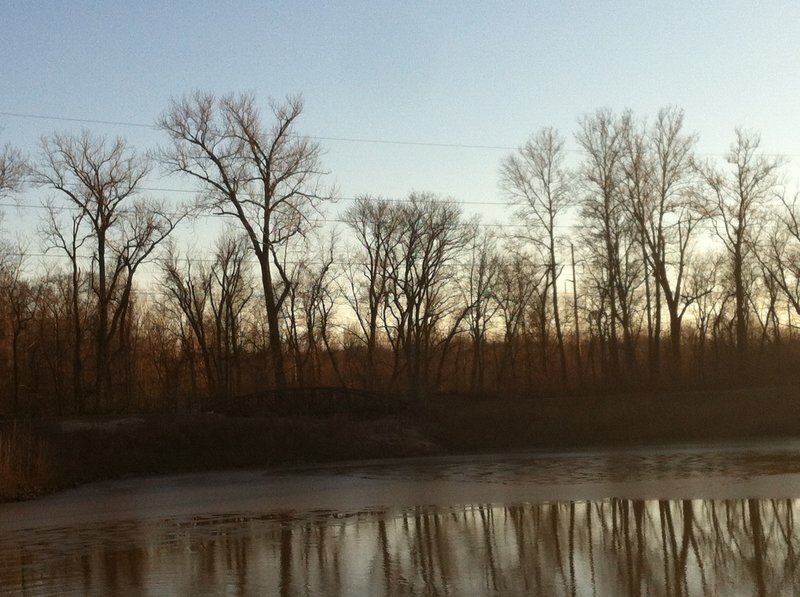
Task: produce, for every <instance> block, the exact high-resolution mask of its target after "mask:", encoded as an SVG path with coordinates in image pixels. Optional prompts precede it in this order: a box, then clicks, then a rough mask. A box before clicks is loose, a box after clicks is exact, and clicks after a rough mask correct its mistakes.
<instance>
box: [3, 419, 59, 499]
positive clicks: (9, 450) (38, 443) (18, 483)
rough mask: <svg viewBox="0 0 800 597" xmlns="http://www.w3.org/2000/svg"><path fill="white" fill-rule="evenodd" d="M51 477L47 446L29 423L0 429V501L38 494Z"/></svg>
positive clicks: (13, 423)
mask: <svg viewBox="0 0 800 597" xmlns="http://www.w3.org/2000/svg"><path fill="white" fill-rule="evenodd" d="M51 477H52V466H51V459H50V450H49V446H48V444H47V442H46V441H45V439H44V438H43V437H42V435H41V433H39V432H37V430H36V429H34V426H33V425H32V424H31V422H30V421H16V420H15V421H11V422H9V423H6V424H4V425H2V426H0V500H9V499H19V498H23V497H26V496H30V495H34V494H36V493H39V492H40V491H42V489H44V488H46V487H47V484H48V483H49V481H50V479H51Z"/></svg>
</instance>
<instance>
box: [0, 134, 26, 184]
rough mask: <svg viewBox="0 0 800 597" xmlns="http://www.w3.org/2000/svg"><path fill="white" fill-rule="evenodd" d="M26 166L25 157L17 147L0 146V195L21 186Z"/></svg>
mask: <svg viewBox="0 0 800 597" xmlns="http://www.w3.org/2000/svg"><path fill="white" fill-rule="evenodd" d="M27 168H28V166H27V163H26V161H25V158H24V157H23V156H22V153H21V152H20V151H19V150H18V149H16V148H15V147H12V146H11V145H5V146H4V147H2V148H0V197H3V196H5V195H7V194H11V193H14V192H17V191H19V190H20V189H21V188H22V184H23V177H24V176H25V173H26V171H27Z"/></svg>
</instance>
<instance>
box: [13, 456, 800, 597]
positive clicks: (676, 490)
mask: <svg viewBox="0 0 800 597" xmlns="http://www.w3.org/2000/svg"><path fill="white" fill-rule="evenodd" d="M798 515H800V442H795V441H793V442H752V443H743V444H736V445H734V444H727V445H716V446H710V447H709V446H678V447H662V448H649V449H641V450H615V451H579V452H531V453H526V454H507V455H495V456H480V457H453V458H428V459H414V460H398V461H390V462H382V463H374V462H373V463H369V462H367V463H353V464H348V465H336V466H325V467H307V468H285V469H273V470H270V471H238V472H229V473H208V474H197V475H182V476H173V477H159V478H149V479H140V480H127V481H116V482H109V483H98V484H93V485H90V486H86V487H82V488H78V489H76V490H71V491H68V492H63V493H61V494H58V495H54V496H49V497H47V498H44V499H41V500H38V501H35V502H26V503H18V504H6V505H3V506H0V589H2V590H0V592H7V593H10V594H23V595H28V594H29V595H51V594H52V595H56V594H58V595H64V594H79V595H83V594H103V595H107V594H114V595H140V594H144V595H173V594H178V595H202V594H209V595H219V594H230V595H273V594H274V595H528V594H532V595H794V594H796V593H798V592H800V566H798V560H797V556H796V554H797V553H798V552H800V534H799V533H798V532H797V529H796V528H795V520H796V519H798Z"/></svg>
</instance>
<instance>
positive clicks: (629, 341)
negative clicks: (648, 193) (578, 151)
mask: <svg viewBox="0 0 800 597" xmlns="http://www.w3.org/2000/svg"><path fill="white" fill-rule="evenodd" d="M630 126H631V115H630V113H629V112H625V113H624V114H623V115H622V116H615V115H614V114H613V113H612V112H611V111H609V110H598V111H597V112H596V113H595V114H593V115H591V116H586V117H584V118H583V119H582V120H581V123H580V129H579V130H578V132H577V133H576V135H575V138H576V140H577V141H578V143H579V144H580V145H581V147H582V148H583V150H584V151H585V152H586V158H585V160H584V164H583V167H582V169H581V181H582V186H583V190H584V193H583V197H582V202H581V208H582V209H581V215H582V220H583V221H582V225H583V236H584V238H585V240H586V245H585V246H586V250H587V251H588V252H589V255H588V259H589V261H590V263H592V264H593V266H594V267H595V268H596V271H597V274H598V276H597V281H598V283H599V288H600V289H601V292H602V293H603V294H604V295H605V297H606V300H604V301H602V303H603V305H604V306H605V308H607V309H608V319H607V324H608V356H609V361H610V374H611V377H612V378H613V381H615V382H619V381H621V379H622V378H621V375H620V374H621V370H620V362H619V331H618V326H619V327H621V328H622V335H623V348H624V351H625V356H626V363H627V365H628V367H629V369H631V370H632V369H633V367H634V365H635V347H634V329H633V318H634V314H633V298H634V297H633V293H634V291H635V289H636V288H637V286H638V285H639V284H640V283H641V265H642V264H641V260H640V259H637V257H636V255H635V248H636V245H635V240H634V239H635V228H634V226H633V225H632V222H631V221H630V218H628V217H627V215H626V212H625V210H624V201H623V198H624V190H625V189H624V184H623V176H624V171H623V169H622V166H623V159H624V155H625V137H626V135H627V133H628V130H629V128H630Z"/></svg>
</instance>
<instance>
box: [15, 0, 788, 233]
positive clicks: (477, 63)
mask: <svg viewBox="0 0 800 597" xmlns="http://www.w3.org/2000/svg"><path fill="white" fill-rule="evenodd" d="M0 57H2V65H1V66H0V112H18V113H26V114H41V115H51V116H60V117H70V118H85V119H99V120H111V121H126V122H127V121H130V122H141V123H152V122H154V121H155V119H156V118H157V117H158V115H159V114H160V113H161V111H163V110H164V109H165V107H166V105H167V102H168V99H169V98H170V97H171V96H174V95H180V94H183V93H186V92H189V91H191V90H193V89H203V90H211V91H215V92H219V93H225V92H229V91H252V92H254V93H255V94H256V96H257V97H258V98H260V99H261V100H262V101H263V103H264V105H265V106H266V100H267V98H268V97H269V96H275V97H282V96H284V95H286V94H288V93H294V92H302V93H303V94H304V96H305V99H306V113H305V115H304V118H303V120H302V121H301V127H300V128H301V131H302V132H305V133H308V134H312V135H320V136H327V137H352V138H369V139H383V140H388V141H421V142H434V143H452V144H469V145H491V146H517V145H519V144H521V143H522V142H524V141H525V139H526V138H527V137H528V136H529V135H530V134H531V133H532V132H534V131H535V130H536V129H538V128H539V127H542V126H546V125H552V126H556V127H558V128H559V129H560V130H561V131H562V132H563V133H564V134H566V135H567V136H568V138H569V140H570V145H571V146H573V147H574V142H573V141H572V137H571V135H572V131H573V130H574V128H575V123H576V121H577V119H578V117H579V116H581V115H583V114H585V113H587V112H590V111H593V110H594V109H596V108H598V107H601V106H607V107H611V108H614V109H622V108H624V107H630V108H632V109H633V110H635V111H636V112H637V113H638V114H640V115H642V116H645V115H650V116H652V115H653V114H654V113H655V112H656V111H657V109H658V108H659V107H660V106H662V105H665V104H676V105H678V106H681V107H683V108H684V109H685V110H686V114H687V122H688V124H689V126H690V127H691V128H692V129H694V130H696V131H697V132H699V133H700V137H701V144H700V149H701V150H702V151H705V152H709V153H721V152H724V151H725V150H726V149H727V147H728V145H729V143H730V141H731V139H732V136H733V128H734V126H736V125H744V126H746V127H749V128H753V129H757V130H760V131H761V132H762V135H763V142H764V148H765V149H766V150H767V151H770V152H779V153H785V154H797V155H798V157H796V158H794V161H796V162H797V161H800V112H799V111H798V108H799V107H800V102H798V99H800V87H799V86H798V77H800V3H797V2H792V1H774V2H740V1H733V0H731V1H708V2H684V1H680V2H657V3H656V2H642V1H635V2H634V1H631V2H622V1H619V2H602V1H592V2H589V1H587V2H558V1H551V2H525V1H515V2H483V3H477V2H448V1H429V2H396V1H395V2H380V1H373V2H346V1H341V2H264V1H251V2H222V1H220V2H167V1H162V2H156V1H151V0H141V1H139V2H135V3H134V2H89V1H78V0H74V1H69V2H67V1H63V2H62V1H56V0H51V1H47V2H42V1H22V0H20V1H11V0H4V1H3V2H2V3H1V4H0ZM79 127H80V125H75V124H71V123H68V122H56V121H47V120H39V119H23V118H16V117H10V116H2V115H0V128H1V129H2V132H1V133H0V139H2V140H3V141H10V142H12V143H14V144H16V145H18V146H20V147H21V148H23V149H24V150H26V151H28V152H31V153H33V152H34V151H35V145H36V142H37V139H38V137H39V136H40V135H42V134H45V133H49V132H52V131H53V130H71V129H77V128H79ZM90 128H92V129H95V130H97V131H99V132H107V133H111V134H122V135H124V136H126V137H128V138H129V139H130V140H131V142H132V143H134V144H135V145H136V146H137V147H138V148H141V149H146V148H148V147H152V146H154V145H156V144H157V143H158V142H159V141H160V140H161V137H160V135H159V133H157V132H156V131H150V130H147V129H136V128H126V127H122V126H90ZM323 144H324V146H325V147H326V149H327V155H326V160H325V161H326V166H327V167H328V169H330V170H331V172H332V180H335V181H336V182H337V183H338V186H339V188H340V191H341V194H342V195H343V196H352V195H354V194H356V193H362V192H372V193H378V194H383V195H387V196H401V195H404V194H406V193H407V192H408V191H409V190H412V189H417V190H430V191H434V192H437V193H441V194H443V195H452V196H454V197H455V198H456V199H460V200H463V201H498V202H500V201H501V199H500V197H499V196H498V191H497V169H498V162H499V160H500V159H501V158H502V157H503V156H504V155H505V154H506V153H508V152H507V151H498V150H493V149H476V148H472V149H470V148H455V147H421V146H409V145H392V144H386V145H383V144H366V143H352V142H344V141H327V142H324V143H323ZM470 209H474V208H470ZM484 211H485V212H486V213H487V215H489V217H490V218H491V217H496V218H498V219H500V218H504V217H505V214H504V211H502V210H495V211H490V210H486V209H484ZM6 217H7V220H6V224H8V219H10V218H14V217H17V216H15V215H14V214H12V213H9V211H8V210H7V214H6Z"/></svg>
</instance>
